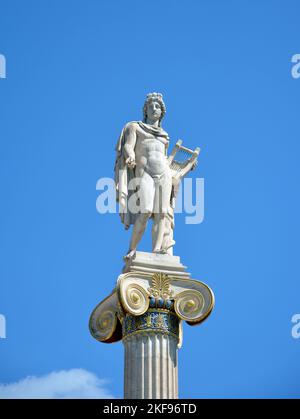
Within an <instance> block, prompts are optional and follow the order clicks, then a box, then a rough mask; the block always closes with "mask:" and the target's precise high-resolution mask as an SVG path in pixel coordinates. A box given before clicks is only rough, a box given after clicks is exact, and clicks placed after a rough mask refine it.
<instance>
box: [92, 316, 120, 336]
mask: <svg viewBox="0 0 300 419" xmlns="http://www.w3.org/2000/svg"><path fill="white" fill-rule="evenodd" d="M116 325H117V316H116V313H115V312H114V311H112V310H105V311H102V312H100V314H99V316H98V317H97V319H96V325H95V326H96V328H95V330H94V333H95V335H96V336H97V339H99V340H101V341H105V340H107V339H110V338H111V337H112V335H113V333H114V331H115V329H116Z"/></svg>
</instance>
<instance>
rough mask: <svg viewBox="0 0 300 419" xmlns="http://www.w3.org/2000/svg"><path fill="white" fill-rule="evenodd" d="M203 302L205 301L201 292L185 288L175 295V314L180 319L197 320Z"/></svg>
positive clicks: (201, 312)
mask: <svg viewBox="0 0 300 419" xmlns="http://www.w3.org/2000/svg"><path fill="white" fill-rule="evenodd" d="M204 304H205V301H204V298H203V295H202V294H201V292H199V291H196V290H186V291H182V292H181V293H179V294H178V295H177V296H176V298H175V303H174V308H175V312H176V314H177V315H178V316H179V317H180V318H181V319H182V320H187V321H189V322H198V321H200V320H201V317H202V315H203V308H204Z"/></svg>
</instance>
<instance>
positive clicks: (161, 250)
mask: <svg viewBox="0 0 300 419" xmlns="http://www.w3.org/2000/svg"><path fill="white" fill-rule="evenodd" d="M153 253H158V254H159V255H165V254H166V253H167V249H154V250H153Z"/></svg>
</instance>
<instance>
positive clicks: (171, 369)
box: [123, 333, 178, 399]
mask: <svg viewBox="0 0 300 419" xmlns="http://www.w3.org/2000/svg"><path fill="white" fill-rule="evenodd" d="M123 343H124V348H125V359H124V364H125V365H124V366H125V372H124V398H125V399H177V398H178V358H177V357H178V352H177V343H178V341H177V339H176V338H175V337H173V336H170V335H165V334H162V333H148V334H145V335H144V334H142V333H138V334H133V335H131V336H129V337H127V338H126V339H125V340H124V341H123Z"/></svg>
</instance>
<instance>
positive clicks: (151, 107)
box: [146, 100, 162, 121]
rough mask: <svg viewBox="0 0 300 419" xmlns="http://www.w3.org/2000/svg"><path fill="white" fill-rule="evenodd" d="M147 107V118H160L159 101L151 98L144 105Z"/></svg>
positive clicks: (155, 119) (153, 119) (154, 119)
mask: <svg viewBox="0 0 300 419" xmlns="http://www.w3.org/2000/svg"><path fill="white" fill-rule="evenodd" d="M146 109H147V118H149V119H151V120H152V121H158V120H159V119H160V118H161V113H162V110H161V107H160V104H159V102H157V101H156V100H151V101H150V102H148V103H147V105H146Z"/></svg>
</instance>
